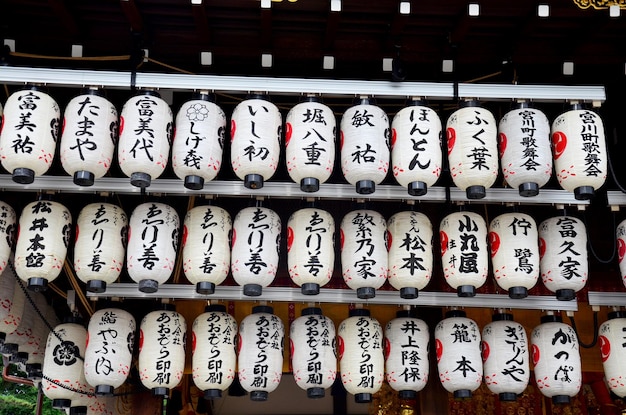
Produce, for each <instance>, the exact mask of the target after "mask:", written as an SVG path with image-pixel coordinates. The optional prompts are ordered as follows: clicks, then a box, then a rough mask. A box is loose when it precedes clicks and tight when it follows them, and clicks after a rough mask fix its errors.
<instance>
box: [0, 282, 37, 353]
mask: <svg viewBox="0 0 626 415" xmlns="http://www.w3.org/2000/svg"><path fill="white" fill-rule="evenodd" d="M18 290H19V291H22V289H21V288H20V287H19V286H18V285H16V286H15V291H14V292H15V295H14V299H17V300H18V301H19V300H20V299H21V301H22V303H23V306H22V314H21V316H20V317H21V318H20V319H19V322H18V320H17V318H16V319H15V322H16V323H17V327H13V324H11V325H9V328H10V329H12V331H10V332H8V331H7V333H6V338H5V339H4V345H3V346H2V353H3V354H6V355H14V356H16V355H17V351H18V349H19V348H20V346H21V345H25V344H26V343H28V341H29V339H30V338H31V337H32V333H33V325H34V324H35V321H36V320H38V319H40V317H39V316H38V315H37V312H36V311H35V308H34V307H33V306H32V305H31V304H30V302H29V300H28V299H27V298H26V296H25V295H24V293H23V292H22V294H21V295H20V294H17V291H18ZM28 294H29V295H30V297H31V298H32V299H34V298H36V297H37V296H40V295H42V294H41V293H39V292H30V291H29V292H28Z"/></svg>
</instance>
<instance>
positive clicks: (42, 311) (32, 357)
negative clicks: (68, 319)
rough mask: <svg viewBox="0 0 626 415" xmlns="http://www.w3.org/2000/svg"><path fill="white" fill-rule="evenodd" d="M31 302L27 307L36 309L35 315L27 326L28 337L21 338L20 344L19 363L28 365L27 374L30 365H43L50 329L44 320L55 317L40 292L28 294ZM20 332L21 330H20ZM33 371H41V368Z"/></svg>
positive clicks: (18, 348)
mask: <svg viewBox="0 0 626 415" xmlns="http://www.w3.org/2000/svg"><path fill="white" fill-rule="evenodd" d="M28 295H29V296H30V299H31V300H32V304H31V302H30V301H29V300H28V298H27V300H26V301H28V303H27V304H25V307H27V308H30V307H32V308H33V309H34V315H33V316H32V322H31V323H30V324H29V325H28V326H27V327H28V328H29V329H27V330H26V334H27V335H26V336H22V337H20V341H19V342H18V347H17V351H18V356H19V361H21V362H23V363H24V364H25V365H26V369H27V373H28V372H29V367H28V364H29V363H31V364H37V363H43V357H44V352H45V344H46V339H47V338H48V333H49V332H50V329H49V328H48V326H47V325H46V323H45V322H44V318H48V319H51V318H52V316H53V315H54V311H53V310H52V309H51V308H50V307H49V306H48V303H47V300H46V297H44V295H43V294H42V293H40V292H33V293H28ZM18 330H19V328H18ZM32 369H38V370H41V365H39V367H36V368H35V367H34V368H32Z"/></svg>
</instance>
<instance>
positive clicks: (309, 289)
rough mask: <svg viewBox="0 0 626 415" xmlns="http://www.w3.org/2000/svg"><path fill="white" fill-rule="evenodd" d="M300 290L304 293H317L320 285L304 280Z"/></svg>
mask: <svg viewBox="0 0 626 415" xmlns="http://www.w3.org/2000/svg"><path fill="white" fill-rule="evenodd" d="M300 291H301V292H302V294H304V295H318V294H319V293H320V285H319V284H316V283H314V282H305V283H304V284H302V286H301V287H300Z"/></svg>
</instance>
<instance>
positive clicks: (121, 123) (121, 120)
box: [120, 115, 124, 135]
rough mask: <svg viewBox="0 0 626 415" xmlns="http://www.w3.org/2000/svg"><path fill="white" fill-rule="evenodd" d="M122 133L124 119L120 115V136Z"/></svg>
mask: <svg viewBox="0 0 626 415" xmlns="http://www.w3.org/2000/svg"><path fill="white" fill-rule="evenodd" d="M122 131H124V117H122V116H121V115H120V135H121V134H122Z"/></svg>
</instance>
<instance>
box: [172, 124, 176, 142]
mask: <svg viewBox="0 0 626 415" xmlns="http://www.w3.org/2000/svg"><path fill="white" fill-rule="evenodd" d="M174 140H176V127H174V128H172V143H173V142H174Z"/></svg>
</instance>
